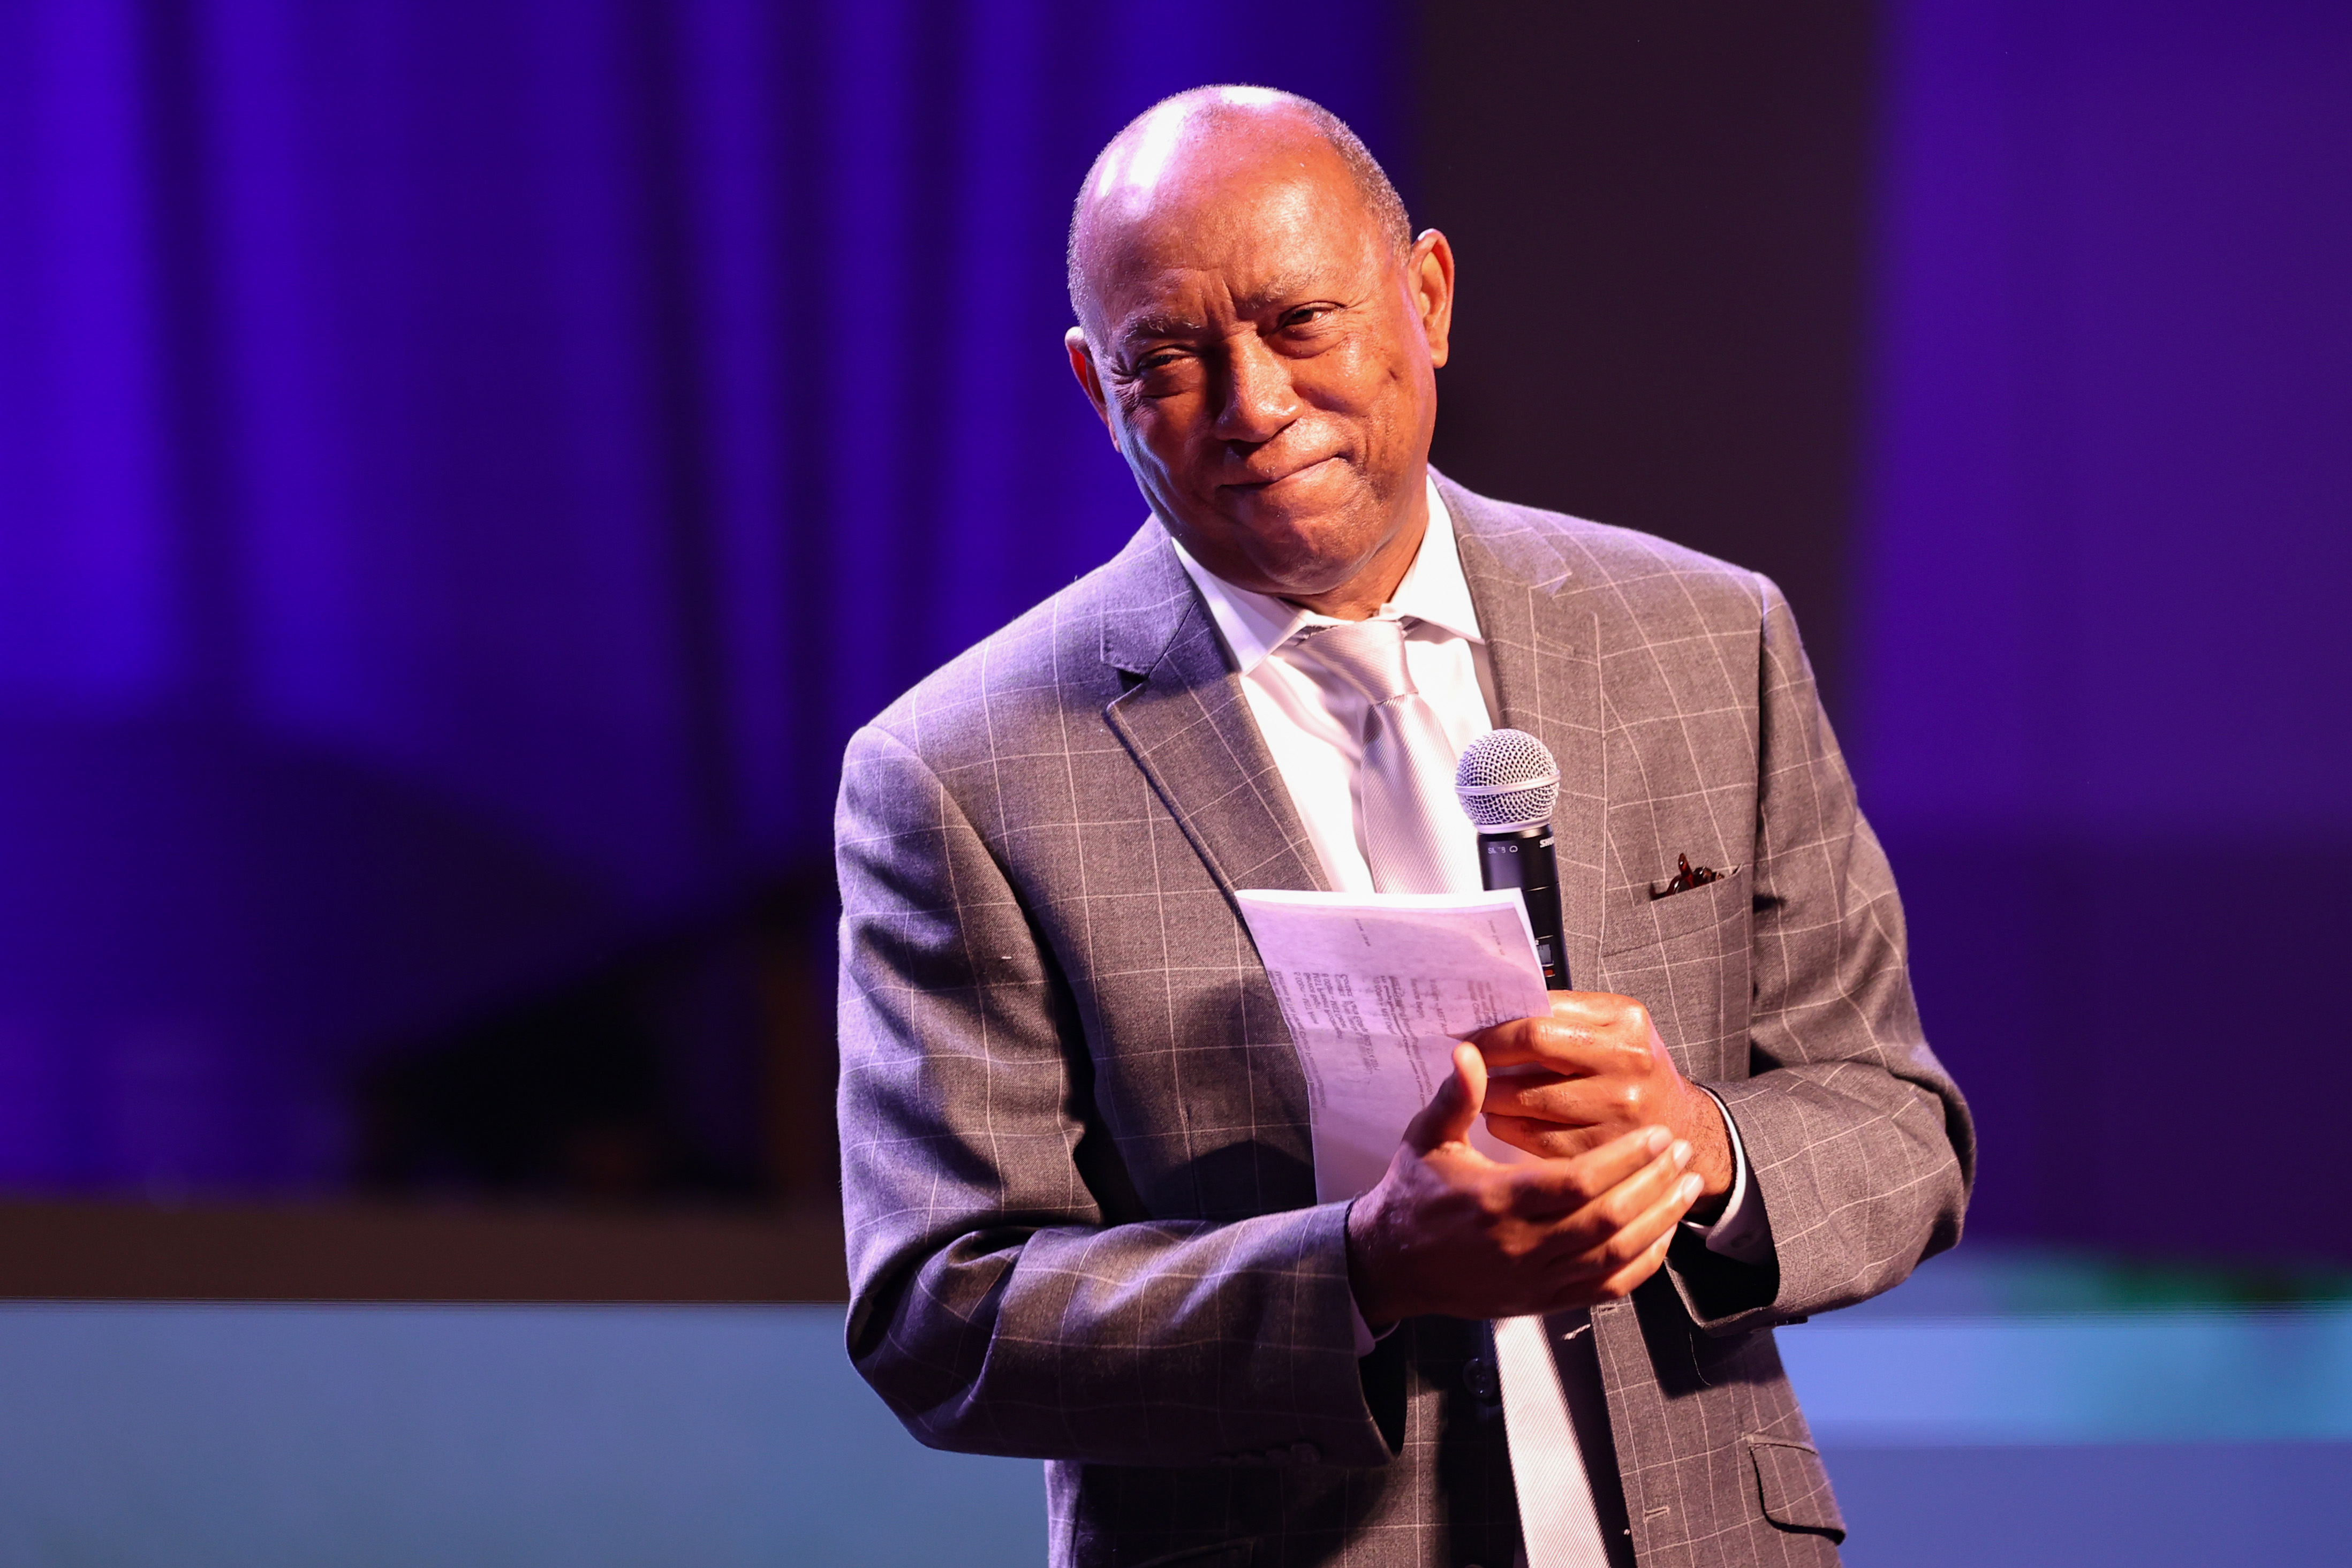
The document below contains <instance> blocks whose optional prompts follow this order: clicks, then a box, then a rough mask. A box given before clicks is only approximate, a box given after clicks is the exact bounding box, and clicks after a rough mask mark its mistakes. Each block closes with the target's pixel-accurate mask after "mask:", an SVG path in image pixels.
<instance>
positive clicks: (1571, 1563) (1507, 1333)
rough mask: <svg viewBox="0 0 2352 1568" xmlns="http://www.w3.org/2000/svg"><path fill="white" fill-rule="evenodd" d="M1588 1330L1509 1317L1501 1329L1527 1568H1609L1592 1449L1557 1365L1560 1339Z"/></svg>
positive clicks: (1499, 1359) (1499, 1356)
mask: <svg viewBox="0 0 2352 1568" xmlns="http://www.w3.org/2000/svg"><path fill="white" fill-rule="evenodd" d="M1565 1315H1567V1316H1570V1317H1573V1318H1577V1319H1581V1317H1582V1314H1581V1313H1572V1314H1565ZM1580 1326H1581V1324H1580V1323H1563V1322H1560V1321H1559V1320H1558V1319H1547V1318H1503V1319H1500V1320H1498V1321H1497V1322H1496V1324H1495V1363H1496V1365H1495V1370H1496V1372H1498V1373H1500V1374H1501V1375H1502V1379H1503V1434H1504V1436H1505V1437H1506V1438H1507V1440H1508V1441H1509V1443H1510V1448H1511V1487H1512V1490H1514V1491H1516V1492H1517V1493H1518V1499H1519V1540H1520V1542H1521V1545H1520V1548H1519V1550H1520V1552H1521V1557H1520V1561H1521V1562H1523V1563H1526V1564H1527V1568H1609V1552H1608V1549H1607V1548H1606V1547H1605V1546H1603V1545H1602V1544H1601V1521H1600V1517H1599V1511H1598V1510H1596V1509H1595V1508H1594V1507H1593V1502H1592V1478H1591V1477H1590V1476H1588V1475H1587V1474H1585V1470H1584V1449H1583V1448H1582V1447H1581V1446H1580V1444H1579V1443H1578V1442H1577V1440H1576V1427H1575V1426H1574V1425H1573V1424H1572V1423H1571V1422H1570V1418H1569V1414H1568V1400H1567V1399H1566V1397H1565V1396H1564V1391H1563V1390H1562V1388H1561V1386H1560V1375H1559V1364H1557V1363H1556V1362H1554V1361H1553V1359H1552V1346H1551V1340H1552V1336H1553V1335H1554V1334H1556V1333H1561V1332H1563V1330H1564V1329H1569V1328H1574V1327H1580ZM1583 1332H1584V1333H1591V1329H1590V1328H1584V1329H1583Z"/></svg>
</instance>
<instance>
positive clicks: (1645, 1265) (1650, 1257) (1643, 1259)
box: [1600, 1226, 1675, 1300]
mask: <svg viewBox="0 0 2352 1568" xmlns="http://www.w3.org/2000/svg"><path fill="white" fill-rule="evenodd" d="M1674 1243H1675V1231H1674V1227H1672V1226H1668V1227H1667V1228H1666V1230H1665V1234H1664V1235H1663V1236H1660V1237H1659V1238H1658V1239H1656V1240H1655V1241H1653V1242H1651V1243H1650V1244H1649V1245H1648V1246H1647V1247H1645V1248H1643V1249H1642V1255H1641V1256H1640V1257H1638V1258H1636V1259H1634V1260H1633V1261H1632V1262H1631V1263H1628V1264H1626V1265H1625V1266H1624V1267H1623V1268H1622V1269H1620V1270H1617V1271H1616V1272H1615V1273H1613V1274H1612V1275H1610V1276H1609V1277H1608V1278H1607V1279H1605V1280H1603V1281H1601V1286H1600V1293H1601V1294H1602V1295H1604V1296H1612V1297H1616V1298H1618V1299H1620V1300H1622V1299H1623V1298H1624V1297H1627V1296H1630V1295H1632V1294H1633V1292H1634V1291H1636V1290H1637V1289H1639V1288H1640V1286H1641V1284H1642V1281H1644V1280H1646V1279H1648V1278H1649V1277H1650V1276H1651V1275H1653V1274H1654V1273H1656V1272H1657V1271H1658V1270H1660V1269H1662V1268H1664V1266H1665V1262H1666V1253H1667V1252H1668V1251H1669V1250H1671V1249H1673V1247H1674Z"/></svg>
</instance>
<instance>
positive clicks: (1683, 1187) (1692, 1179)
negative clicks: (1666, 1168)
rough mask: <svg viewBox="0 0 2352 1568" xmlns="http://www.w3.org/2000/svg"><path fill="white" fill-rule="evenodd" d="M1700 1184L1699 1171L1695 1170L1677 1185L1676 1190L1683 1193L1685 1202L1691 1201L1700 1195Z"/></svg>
mask: <svg viewBox="0 0 2352 1568" xmlns="http://www.w3.org/2000/svg"><path fill="white" fill-rule="evenodd" d="M1699 1186H1700V1182H1699V1179H1698V1173H1697V1172H1696V1171H1693V1172H1692V1173H1691V1174H1690V1175H1688V1176H1685V1177H1683V1179H1682V1180H1681V1182H1680V1183H1678V1184H1677V1185H1676V1186H1675V1192H1676V1193H1678V1194H1679V1195H1681V1199H1682V1201H1683V1202H1685V1203H1689V1202H1691V1201H1693V1200H1694V1199H1696V1197H1698V1189H1699Z"/></svg>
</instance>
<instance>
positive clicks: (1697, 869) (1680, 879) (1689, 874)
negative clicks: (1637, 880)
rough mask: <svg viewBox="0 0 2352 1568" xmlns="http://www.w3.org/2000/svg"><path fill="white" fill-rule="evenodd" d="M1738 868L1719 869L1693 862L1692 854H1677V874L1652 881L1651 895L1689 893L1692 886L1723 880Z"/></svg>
mask: <svg viewBox="0 0 2352 1568" xmlns="http://www.w3.org/2000/svg"><path fill="white" fill-rule="evenodd" d="M1738 869H1739V868H1738V866H1736V865H1735V866H1726V867H1725V868H1724V869H1723V870H1721V871H1717V870H1716V869H1715V868H1714V867H1713V866H1704V865H1693V864H1691V862H1690V856H1688V855H1676V856H1675V874H1674V875H1672V876H1670V877H1668V878H1667V879H1666V880H1665V881H1664V882H1654V883H1651V884H1650V896H1651V897H1652V898H1671V897H1673V896H1674V895H1675V894H1677V893H1688V892H1689V891H1690V890H1691V889H1692V888H1695V887H1705V886H1706V884H1707V883H1710V882H1721V881H1722V880H1723V879H1724V878H1725V877H1727V876H1729V875H1731V874H1732V873H1734V872H1737V871H1738Z"/></svg>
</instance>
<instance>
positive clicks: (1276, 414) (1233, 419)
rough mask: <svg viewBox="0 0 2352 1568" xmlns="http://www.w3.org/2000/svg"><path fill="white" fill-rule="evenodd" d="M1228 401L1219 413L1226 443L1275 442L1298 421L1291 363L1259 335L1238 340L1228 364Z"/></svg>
mask: <svg viewBox="0 0 2352 1568" xmlns="http://www.w3.org/2000/svg"><path fill="white" fill-rule="evenodd" d="M1224 369H1225V375H1224V382H1225V386H1224V393H1225V395H1224V398H1223V402H1222V404H1221V406H1220V407H1219V408H1218V410H1217V424H1216V434H1217V436H1218V439H1220V440H1223V441H1241V442H1247V443H1250V444H1260V443H1264V442H1267V441H1271V440H1273V439H1274V438H1275V437H1276V436H1277V435H1279V434H1282V430H1283V427H1284V426H1285V425H1286V424H1288V423H1290V422H1291V421H1292V420H1294V419H1297V417H1298V394H1297V389H1296V388H1294V387H1293V386H1292V385H1291V382H1290V363H1289V361H1286V360H1285V359H1284V358H1283V357H1282V356H1281V355H1280V354H1277V353H1276V352H1275V351H1274V350H1272V349H1270V348H1268V347H1267V346H1266V345H1265V341H1264V340H1262V339H1260V338H1259V337H1258V336H1257V335H1256V334H1255V333H1244V334H1243V335H1241V336H1240V337H1239V338H1238V339H1236V340H1234V343H1233V346H1232V349H1231V351H1230V352H1229V353H1228V354H1227V356H1226V360H1225V367H1224Z"/></svg>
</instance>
